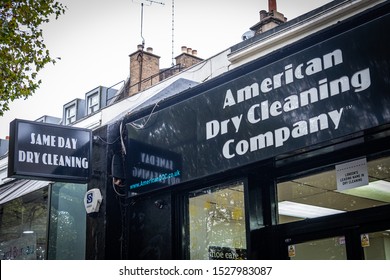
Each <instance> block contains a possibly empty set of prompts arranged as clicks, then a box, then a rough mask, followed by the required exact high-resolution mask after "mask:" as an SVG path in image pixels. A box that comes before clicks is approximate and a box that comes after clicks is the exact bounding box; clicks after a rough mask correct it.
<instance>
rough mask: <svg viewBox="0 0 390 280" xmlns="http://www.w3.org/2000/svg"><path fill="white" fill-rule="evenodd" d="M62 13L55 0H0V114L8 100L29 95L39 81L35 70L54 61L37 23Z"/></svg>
mask: <svg viewBox="0 0 390 280" xmlns="http://www.w3.org/2000/svg"><path fill="white" fill-rule="evenodd" d="M64 13H65V6H64V5H63V4H61V3H59V2H57V1H55V0H0V116H2V115H3V114H4V112H5V111H7V110H9V103H10V102H11V101H13V100H15V99H18V98H28V97H29V96H31V95H32V94H33V93H34V92H35V91H36V90H37V89H38V88H39V85H40V84H41V80H38V79H37V75H38V72H39V71H40V70H42V68H43V67H44V66H45V65H46V64H47V63H55V60H54V59H53V58H51V57H50V53H49V50H48V49H47V48H46V45H45V44H44V40H43V31H42V28H41V26H42V24H44V23H48V22H49V20H51V19H52V18H55V19H57V18H58V17H59V16H60V15H61V14H64Z"/></svg>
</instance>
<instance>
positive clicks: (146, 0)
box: [141, 0, 165, 48]
mask: <svg viewBox="0 0 390 280" xmlns="http://www.w3.org/2000/svg"><path fill="white" fill-rule="evenodd" d="M144 2H147V3H149V5H148V6H151V5H152V4H153V3H155V4H159V5H163V6H164V5H165V4H164V3H163V2H158V1H154V0H142V1H141V39H142V48H144V47H145V38H144V36H143V26H144Z"/></svg>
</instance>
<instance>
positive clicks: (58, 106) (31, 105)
mask: <svg viewBox="0 0 390 280" xmlns="http://www.w3.org/2000/svg"><path fill="white" fill-rule="evenodd" d="M59 1H60V2H61V3H63V4H64V5H65V6H66V7H67V10H66V12H65V14H64V15H62V16H60V18H59V19H58V20H55V19H54V18H53V19H52V20H51V21H50V22H49V23H47V24H45V25H43V26H42V28H43V30H44V41H45V44H46V46H47V48H48V49H49V51H50V54H51V56H52V57H53V58H57V57H58V58H60V60H59V59H58V60H57V63H56V64H55V65H51V64H50V65H49V64H48V65H47V66H46V67H45V68H44V69H43V70H42V71H41V72H40V74H39V79H41V80H42V84H41V86H40V88H39V89H38V90H37V91H36V92H35V93H34V95H33V96H31V97H29V98H28V99H26V100H24V99H19V100H16V101H14V102H12V103H11V105H10V111H7V112H5V114H4V116H2V117H0V139H4V138H6V136H8V135H9V123H10V122H11V121H12V120H14V119H16V118H17V119H25V120H36V119H38V118H40V117H42V116H44V115H49V116H53V117H59V118H61V116H62V108H63V105H64V104H66V103H68V102H70V101H72V100H74V99H75V98H84V97H85V93H87V92H88V91H90V90H92V89H94V88H96V87H98V86H107V87H111V86H113V85H115V84H117V83H119V82H121V81H123V80H125V79H127V78H128V76H129V54H131V53H133V52H135V51H136V50H137V45H138V44H141V43H142V37H143V38H144V40H145V47H152V48H153V53H154V54H156V55H158V56H160V57H161V58H160V68H166V67H170V66H171V65H172V45H173V57H175V56H177V55H179V54H180V53H181V46H187V47H190V48H192V49H194V50H197V51H198V56H199V57H200V58H203V59H207V58H210V57H212V56H214V55H216V54H218V53H220V52H221V51H223V50H226V49H228V48H229V47H231V46H233V45H235V44H237V43H239V42H240V41H241V36H242V35H243V34H244V33H245V32H246V31H248V30H249V28H250V27H252V26H253V25H255V24H256V23H258V22H259V20H260V16H259V11H260V10H268V0H229V1H227V0H174V9H172V0H156V1H149V0H110V1H107V0H59ZM142 2H143V3H144V5H143V13H142V14H143V17H142V18H143V20H142V24H141V6H142V5H141V3H142ZM328 2H331V1H330V0H310V1H308V0H277V9H278V11H279V12H281V13H283V14H284V16H285V17H287V19H293V18H295V17H297V16H299V15H302V14H304V13H306V12H309V11H311V10H313V9H315V8H317V7H320V6H322V5H325V4H326V3H328ZM172 11H174V13H173V14H174V16H172ZM172 19H174V20H173V22H174V24H173V25H172ZM141 26H142V37H141ZM172 26H174V32H172ZM172 33H173V44H172ZM118 87H119V86H118ZM118 87H117V88H118Z"/></svg>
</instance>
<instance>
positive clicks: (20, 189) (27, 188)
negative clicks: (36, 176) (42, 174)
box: [0, 180, 51, 204]
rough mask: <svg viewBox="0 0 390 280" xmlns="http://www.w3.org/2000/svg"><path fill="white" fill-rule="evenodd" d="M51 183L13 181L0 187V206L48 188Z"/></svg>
mask: <svg viewBox="0 0 390 280" xmlns="http://www.w3.org/2000/svg"><path fill="white" fill-rule="evenodd" d="M50 183H51V182H47V181H34V180H15V181H12V182H10V183H8V184H5V185H3V186H1V187H0V204H4V203H6V202H8V201H10V200H13V199H16V198H18V197H21V196H23V195H26V194H28V193H31V192H33V191H36V190H39V189H41V188H43V187H45V186H48V185H49V184H50Z"/></svg>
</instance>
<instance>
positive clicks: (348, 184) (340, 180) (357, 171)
mask: <svg viewBox="0 0 390 280" xmlns="http://www.w3.org/2000/svg"><path fill="white" fill-rule="evenodd" d="M336 179H337V190H339V191H343V190H348V189H352V188H357V187H361V186H366V185H368V169H367V159H366V158H362V159H358V160H354V161H350V162H347V163H343V164H338V165H336Z"/></svg>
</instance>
